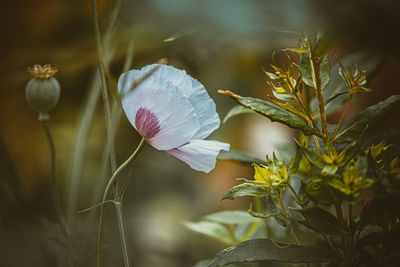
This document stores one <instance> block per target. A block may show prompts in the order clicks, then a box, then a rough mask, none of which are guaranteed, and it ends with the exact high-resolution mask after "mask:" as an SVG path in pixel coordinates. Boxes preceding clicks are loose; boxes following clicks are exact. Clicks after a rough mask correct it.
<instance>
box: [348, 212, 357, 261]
mask: <svg viewBox="0 0 400 267" xmlns="http://www.w3.org/2000/svg"><path fill="white" fill-rule="evenodd" d="M347 224H348V226H349V228H350V236H349V239H350V240H349V241H350V242H349V243H350V248H351V250H350V259H351V263H352V264H353V263H354V260H355V246H354V232H353V205H349V211H348V216H347Z"/></svg>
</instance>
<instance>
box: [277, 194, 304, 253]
mask: <svg viewBox="0 0 400 267" xmlns="http://www.w3.org/2000/svg"><path fill="white" fill-rule="evenodd" d="M274 191H275V194H276V195H277V196H278V200H279V204H280V205H281V208H282V211H283V214H284V215H285V217H286V218H289V216H288V213H287V211H286V208H285V205H284V204H283V201H282V195H281V194H279V192H278V191H277V190H276V189H274ZM287 227H288V229H289V232H290V235H291V236H292V239H293V240H294V242H295V243H296V245H300V242H299V239H298V238H297V235H296V233H295V231H294V229H293V226H292V224H291V223H290V222H289V223H288V224H287Z"/></svg>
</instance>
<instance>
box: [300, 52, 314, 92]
mask: <svg viewBox="0 0 400 267" xmlns="http://www.w3.org/2000/svg"><path fill="white" fill-rule="evenodd" d="M299 72H300V76H301V79H302V80H303V82H304V83H305V84H307V85H308V86H311V87H312V88H314V89H315V88H316V86H315V84H314V80H313V77H312V74H311V65H310V61H309V59H308V56H307V55H306V54H302V55H300V64H299Z"/></svg>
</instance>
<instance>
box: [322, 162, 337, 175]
mask: <svg viewBox="0 0 400 267" xmlns="http://www.w3.org/2000/svg"><path fill="white" fill-rule="evenodd" d="M338 168H339V166H338V165H328V164H327V165H325V167H324V168H323V169H322V171H321V173H322V174H327V175H334V174H335V173H336V171H337V169H338Z"/></svg>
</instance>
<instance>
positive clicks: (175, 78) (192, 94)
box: [136, 64, 221, 139]
mask: <svg viewBox="0 0 400 267" xmlns="http://www.w3.org/2000/svg"><path fill="white" fill-rule="evenodd" d="M156 68H157V70H156V71H155V72H154V74H153V75H154V76H158V77H161V78H163V79H165V80H167V81H170V82H171V83H173V84H174V85H175V86H176V87H178V88H179V89H180V90H181V91H182V92H183V94H184V95H185V96H186V97H188V98H189V101H190V103H191V104H192V105H193V107H194V109H195V111H196V116H197V119H198V121H199V123H200V129H199V130H198V131H197V132H196V133H195V135H194V136H193V138H194V139H204V138H206V137H207V136H209V135H210V134H211V133H212V132H214V131H215V130H216V129H217V128H218V127H219V125H220V123H221V121H220V119H219V116H218V113H217V110H216V105H215V102H214V101H213V100H212V98H211V97H210V96H209V94H208V92H207V90H206V88H205V87H204V86H203V85H202V84H201V83H200V82H199V81H198V80H196V79H195V78H193V77H191V76H190V75H189V74H187V73H186V71H184V70H180V69H177V68H175V67H173V66H168V65H160V64H152V65H147V66H145V67H143V68H142V69H141V70H140V71H139V72H137V73H136V75H137V76H138V77H143V76H142V75H144V74H145V73H148V72H150V71H152V70H154V69H156Z"/></svg>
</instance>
